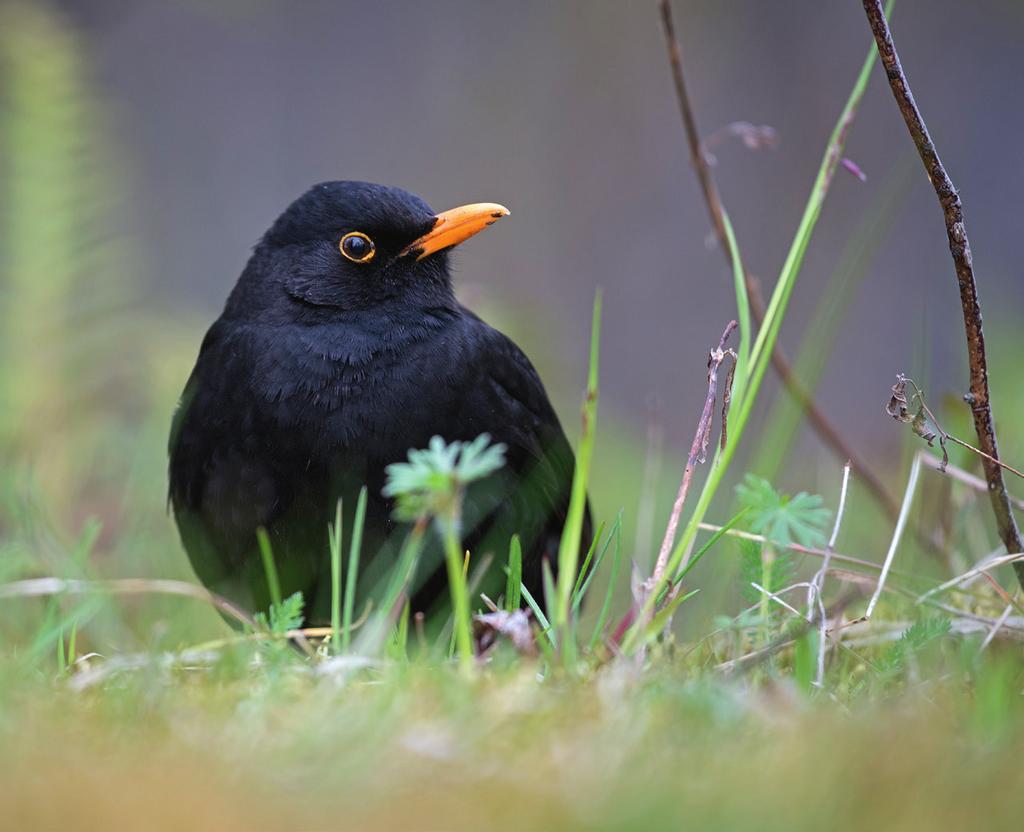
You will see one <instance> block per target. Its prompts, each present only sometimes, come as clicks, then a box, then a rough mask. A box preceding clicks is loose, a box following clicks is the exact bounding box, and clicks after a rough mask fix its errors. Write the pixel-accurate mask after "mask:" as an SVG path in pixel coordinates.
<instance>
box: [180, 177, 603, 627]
mask: <svg viewBox="0 0 1024 832" xmlns="http://www.w3.org/2000/svg"><path fill="white" fill-rule="evenodd" d="M508 213H509V212H508V210H507V209H505V208H504V207H502V206H501V205H496V204H492V203H480V204H474V205H466V206H463V207H461V208H455V209H454V210H451V211H444V212H442V213H440V214H435V213H434V211H432V210H431V209H430V208H429V207H428V206H427V204H426V203H425V202H424V201H423V200H421V199H419V198H418V197H416V196H414V195H412V194H410V193H407V192H406V191H403V190H400V189H398V188H390V187H385V186H382V185H374V184H370V183H366V182H349V181H342V182H326V183H323V184H320V185H316V186H314V187H313V188H311V189H310V190H309V191H308V192H307V193H305V194H304V195H303V196H301V197H300V198H299V199H297V200H296V201H295V202H293V203H292V204H291V206H289V208H288V209H287V210H286V211H285V212H284V213H283V214H282V215H281V216H280V217H279V218H278V220H277V221H276V222H275V223H274V224H273V226H272V227H271V228H270V230H269V231H267V233H266V234H265V235H264V236H263V238H262V239H261V240H260V241H259V243H258V244H257V245H256V247H255V249H254V250H253V254H252V256H251V258H250V259H249V262H248V264H247V265H246V267H245V269H244V270H243V272H242V275H241V277H240V278H239V280H238V283H237V284H236V286H235V288H234V290H233V291H232V292H231V295H230V297H229V298H228V300H227V304H226V306H225V308H224V311H223V313H222V314H221V316H220V318H219V319H218V320H217V321H216V322H215V323H214V324H213V326H212V327H211V328H210V330H209V331H208V332H207V334H206V337H205V338H204V340H203V343H202V347H201V349H200V352H199V359H198V361H197V362H196V366H195V369H194V370H193V371H192V375H191V377H190V378H189V380H188V383H187V385H186V387H185V391H184V393H183V395H182V398H181V402H180V404H179V406H178V409H177V412H176V413H175V416H174V420H173V424H172V428H171V437H170V445H169V452H170V472H169V473H170V502H171V505H172V507H173V510H174V516H175V519H176V521H177V524H178V529H179V532H180V534H181V539H182V542H183V543H184V546H185V549H186V550H187V551H188V554H189V557H190V559H191V561H192V565H193V567H194V568H195V571H196V574H197V575H198V576H199V578H200V580H202V581H203V583H205V584H206V585H207V586H208V587H209V588H211V589H212V590H214V591H216V592H218V593H220V594H222V595H224V596H226V597H227V598H229V599H231V600H233V601H235V602H236V603H239V604H241V605H243V606H245V607H248V608H249V609H260V608H265V607H266V606H267V605H268V603H269V597H268V591H267V588H266V587H267V584H266V578H265V575H264V571H263V566H262V561H261V558H260V555H259V549H258V543H257V530H258V529H260V528H264V529H266V531H267V533H268V535H269V538H270V541H271V544H272V548H273V552H274V557H275V561H276V563H277V568H278V571H279V573H280V583H281V589H282V592H283V593H284V594H286V595H287V594H290V593H292V592H295V591H301V592H302V593H303V595H304V597H305V599H306V602H307V606H306V614H307V620H310V621H312V622H314V623H320V622H324V621H326V620H327V619H328V618H329V611H330V606H329V599H330V561H329V556H328V544H327V540H328V537H327V527H328V523H329V522H331V521H332V520H333V518H334V512H335V507H336V504H337V501H338V499H339V498H342V499H343V506H344V508H345V521H346V522H345V526H344V527H345V528H346V529H349V530H350V529H351V528H352V516H353V510H354V506H355V504H356V498H357V494H358V492H359V489H360V487H361V486H362V485H364V484H365V485H366V486H367V487H368V492H369V501H368V509H367V516H366V531H365V537H364V545H363V547H362V551H363V557H364V563H366V562H367V561H369V563H368V568H367V569H365V570H364V572H363V578H364V579H363V580H361V581H360V591H361V592H365V591H368V589H369V588H371V587H372V586H373V584H374V581H375V579H379V578H380V576H381V575H383V574H386V572H387V569H388V567H389V566H391V565H392V564H393V562H394V559H395V557H396V553H397V550H398V546H399V545H400V543H401V540H402V539H403V537H404V534H405V531H406V530H405V529H402V528H401V527H398V526H397V524H396V522H395V520H394V519H393V517H392V511H393V505H392V503H391V501H389V500H388V499H386V498H384V497H383V496H382V495H381V488H382V487H383V485H384V481H385V473H384V469H385V467H386V466H387V465H388V464H389V463H392V462H397V461H403V460H404V459H405V458H406V455H407V452H408V451H409V449H410V448H423V447H426V446H427V445H428V443H429V441H430V439H431V437H433V436H435V435H439V436H441V437H443V438H444V439H445V440H447V441H449V442H451V441H455V440H472V439H475V438H476V437H477V436H478V435H480V434H482V433H488V434H490V436H491V437H492V439H493V440H494V441H496V442H502V443H504V444H505V445H506V446H507V463H506V467H505V469H504V470H503V471H502V472H499V474H497V475H495V476H493V477H491V478H488V480H487V481H485V482H484V483H482V484H480V485H476V486H473V487H471V488H470V490H469V492H468V494H467V499H466V506H465V522H464V543H465V545H466V547H467V548H468V549H469V550H471V551H472V552H473V556H474V559H477V560H479V559H480V558H481V557H482V556H484V555H485V554H486V553H487V552H490V553H492V554H493V555H494V562H495V563H496V564H503V563H504V562H505V553H506V552H507V550H508V544H509V538H510V536H511V535H512V534H513V533H518V534H519V535H520V536H521V538H522V541H523V576H524V583H525V584H526V586H527V587H528V588H529V590H530V591H531V593H533V594H534V595H535V597H541V592H542V584H543V581H542V562H543V561H544V559H548V560H549V561H550V563H551V566H552V568H554V566H555V560H556V553H557V550H558V543H559V538H560V535H561V532H562V527H563V524H564V522H565V516H566V511H567V508H568V503H569V493H570V488H571V483H572V476H573V467H574V458H573V454H572V450H571V448H570V446H569V443H568V441H567V440H566V437H565V434H564V433H563V431H562V428H561V426H560V425H559V422H558V418H557V416H556V415H555V412H554V410H553V409H552V407H551V403H550V402H549V401H548V397H547V394H546V392H545V390H544V386H543V384H542V383H541V380H540V378H539V377H538V375H537V372H536V370H534V368H533V365H532V364H531V363H530V361H529V359H527V357H526V356H525V355H524V354H523V352H522V351H521V350H520V349H519V347H517V346H516V345H515V344H514V343H513V342H512V341H511V340H510V339H509V338H508V337H506V336H505V335H503V334H502V333H500V332H498V331H497V330H495V329H492V328H491V327H490V326H488V325H487V324H486V323H484V322H483V321H482V320H481V319H480V318H478V317H477V316H476V315H474V314H473V313H472V312H470V311H469V310H468V309H466V308H465V307H464V306H462V305H461V304H460V303H459V302H458V300H456V298H455V294H454V292H453V290H452V283H451V277H450V274H449V268H448V266H449V263H448V261H449V250H450V249H451V247H452V246H454V245H457V244H458V243H460V242H462V241H463V240H466V239H467V238H469V237H471V236H472V235H474V234H476V233H477V232H479V231H481V230H483V229H484V228H485V227H487V226H488V225H491V224H492V223H494V222H496V221H497V220H498V219H499V218H501V217H503V216H506V215H507V214H508ZM590 538H591V528H590V519H589V513H588V517H587V521H586V523H585V529H584V538H583V541H582V545H583V546H587V545H589V542H590ZM491 573H492V576H494V575H499V576H500V572H499V571H498V569H497V568H496V567H492V569H491ZM419 579H420V583H419V587H418V589H417V591H416V593H415V595H414V598H413V604H414V607H413V608H414V610H427V609H428V608H429V607H430V606H431V605H432V604H433V603H434V602H435V601H437V600H439V599H442V598H444V597H445V596H446V591H447V590H446V588H447V582H446V579H445V576H444V571H443V568H442V561H441V556H440V550H439V547H438V546H436V545H435V546H434V547H433V548H432V549H431V551H430V552H428V554H427V556H426V558H425V560H424V562H423V564H422V566H421V569H420V573H419Z"/></svg>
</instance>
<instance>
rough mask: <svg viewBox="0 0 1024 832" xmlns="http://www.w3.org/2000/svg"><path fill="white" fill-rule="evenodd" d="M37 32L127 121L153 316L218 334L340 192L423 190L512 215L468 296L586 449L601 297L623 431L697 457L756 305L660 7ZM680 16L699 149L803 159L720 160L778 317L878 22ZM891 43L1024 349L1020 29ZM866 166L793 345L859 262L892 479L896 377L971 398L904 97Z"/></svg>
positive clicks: (752, 262)
mask: <svg viewBox="0 0 1024 832" xmlns="http://www.w3.org/2000/svg"><path fill="white" fill-rule="evenodd" d="M39 6H40V7H46V8H47V9H48V10H49V11H50V12H52V14H53V15H54V16H56V18H57V19H59V20H60V21H61V25H62V26H63V25H66V26H67V29H68V31H69V32H70V33H71V36H72V37H73V38H74V40H75V43H76V48H77V49H79V50H80V54H81V56H82V66H83V82H82V83H83V84H84V85H87V88H88V89H89V90H90V94H92V95H93V96H94V97H95V100H96V101H97V102H99V103H100V104H101V105H102V108H101V110H100V112H101V113H102V116H101V118H99V119H98V128H97V129H99V130H101V131H102V135H103V136H104V138H105V141H106V142H107V146H108V151H109V152H108V156H109V157H110V158H112V159H113V160H114V164H113V165H112V166H109V167H108V170H110V171H111V172H112V174H113V175H115V176H116V178H117V180H118V191H117V193H118V197H117V199H116V200H115V204H114V205H113V206H112V208H111V213H112V215H114V216H115V217H116V222H117V227H118V229H119V232H118V233H119V236H120V238H122V239H124V240H127V241H129V242H130V244H131V246H132V249H133V251H134V252H135V259H134V260H133V261H132V262H133V263H134V264H135V265H133V269H134V271H135V272H137V274H136V275H135V279H136V281H137V283H138V284H139V286H141V287H142V289H143V293H142V294H143V300H142V301H141V303H142V304H143V305H145V306H148V307H149V308H150V309H151V310H153V311H155V312H158V313H159V314H160V315H162V316H165V319H166V320H168V321H170V320H174V319H177V318H181V319H183V320H190V321H197V322H200V323H205V322H206V321H208V320H212V319H213V317H215V315H216V314H217V313H218V311H219V309H220V306H221V304H222V302H223V299H224V298H225V296H226V294H227V292H228V291H229V290H230V288H231V286H232V284H233V282H234V280H235V278H236V276H237V275H238V273H239V271H240V270H241V268H242V266H243V264H244V262H245V259H246V257H247V255H248V251H249V248H250V247H251V246H252V244H253V243H254V242H255V240H256V239H257V238H258V236H259V235H260V234H261V233H262V231H263V230H264V229H265V228H266V227H267V226H268V225H269V224H270V222H271V221H272V220H273V219H274V218H275V216H276V215H277V214H278V213H279V212H280V211H281V210H282V209H283V208H284V207H285V206H286V205H287V204H288V202H289V201H290V200H292V199H293V198H294V197H296V196H297V195H298V194H300V193H301V192H302V191H303V190H304V189H305V188H307V187H308V186H309V185H311V184H312V183H315V182H317V181H321V180H325V179H334V178H354V179H368V180H373V181H378V182H384V183H389V184H394V185H399V186H401V187H404V188H407V189H409V190H412V191H414V192H416V193H418V194H420V195H421V196H423V197H424V198H425V199H426V200H427V201H428V202H429V203H430V204H431V205H432V206H434V207H435V208H436V209H443V208H447V207H451V206H454V205H457V204H461V203H464V202H470V201H478V200H487V201H497V202H501V203H504V204H505V205H507V206H509V207H510V208H511V211H512V217H511V218H510V219H509V220H508V221H506V222H503V223H502V224H501V225H500V226H499V227H497V228H495V229H493V230H492V231H490V232H489V233H487V234H486V235H482V236H481V237H479V238H476V239H474V240H473V241H472V242H471V243H470V244H468V245H466V246H465V247H464V248H463V249H462V250H460V251H459V252H458V254H457V260H456V263H457V279H458V281H459V289H460V292H461V294H462V295H463V297H465V298H466V299H467V300H468V301H470V302H471V303H472V304H474V305H476V306H478V307H482V308H483V310H484V311H485V312H487V313H490V314H491V317H492V318H497V320H498V321H499V322H500V323H501V324H502V325H503V326H504V327H505V328H506V329H507V330H508V331H509V332H510V334H512V335H513V336H514V337H516V338H517V340H519V341H520V342H521V343H522V345H523V346H524V348H525V349H526V350H527V352H528V353H529V354H531V355H532V356H533V357H534V358H535V360H536V363H537V364H538V366H539V368H540V370H541V372H542V375H544V376H545V378H546V379H548V382H549V386H550V387H551V388H552V394H553V396H554V398H555V399H556V401H557V402H558V403H559V405H560V407H561V409H562V411H563V413H564V414H565V415H566V420H567V422H569V423H570V425H571V427H573V428H574V427H575V416H574V415H573V411H574V409H575V406H576V403H577V401H578V397H579V391H580V389H581V387H582V383H583V378H584V373H585V361H586V342H587V335H588V328H589V318H590V305H591V300H592V297H593V294H594V290H595V287H597V286H602V287H604V289H605V292H606V296H605V300H606V302H605V310H606V315H605V328H604V338H603V356H604V363H603V372H602V381H603V391H602V392H603V398H602V407H603V408H604V409H603V411H602V412H603V414H605V417H604V418H606V419H609V420H611V422H614V423H616V424H622V425H625V426H627V429H630V428H628V426H634V427H635V429H636V430H637V432H638V433H642V431H643V428H644V425H645V422H646V420H647V415H646V414H647V409H648V407H649V402H650V401H651V400H652V397H654V398H656V399H657V400H658V401H660V403H661V404H660V407H661V413H662V414H663V415H662V418H663V420H664V425H665V429H666V432H667V435H668V437H669V440H670V442H672V443H673V444H674V445H675V446H677V447H680V446H683V445H686V444H688V443H689V438H690V436H691V435H692V430H693V424H694V421H695V419H696V414H697V412H698V409H699V405H700V402H701V401H702V400H703V396H704V357H705V352H706V350H707V348H708V347H709V346H710V345H712V344H713V343H714V342H716V341H717V338H718V334H719V333H720V332H721V329H722V327H723V325H724V323H725V322H726V321H727V320H728V319H729V318H730V317H731V316H732V315H733V314H734V313H733V309H734V304H733V298H732V289H731V278H730V275H729V273H728V272H727V270H726V268H725V265H724V258H723V256H722V253H721V252H720V251H718V250H716V249H715V247H714V246H711V245H709V244H708V240H709V231H710V227H709V222H708V220H707V216H706V212H705V208H704V205H703V202H702V201H701V198H700V195H699V191H698V188H697V186H696V181H695V178H694V176H693V174H692V171H691V169H690V165H689V161H688V152H687V149H686V146H685V142H684V137H683V133H682V129H681V125H680V120H679V114H678V111H677V109H676V102H675V97H674V93H673V89H672V85H671V79H670V76H669V72H668V67H667V61H666V56H665V49H664V43H663V37H662V33H661V29H660V25H659V20H658V17H657V14H656V10H655V4H654V2H653V0H631V1H630V2H624V1H623V0H619V1H618V2H612V1H611V0H579V1H578V2H567V1H564V0H563V2H540V0H536V1H532V2H515V3H474V2H431V3H413V2H377V3H369V2H312V1H310V2H284V1H283V0H254V1H253V2H242V1H241V0H230V1H229V0H221V2H198V0H197V1H196V2H166V1H165V0H135V2H128V1H127V0H91V1H90V2H70V0H67V2H59V3H58V2H52V3H41V4H39ZM675 10H676V22H677V27H678V29H679V35H680V38H681V41H682V46H683V59H684V63H685V67H686V70H687V75H688V80H689V84H690V87H691V93H692V96H693V99H694V106H695V109H696V113H697V118H698V122H699V125H700V127H701V130H702V133H703V134H705V135H708V134H710V133H712V132H714V131H715V130H717V129H719V128H721V127H723V126H724V125H726V124H728V123H730V122H734V121H738V120H744V121H749V122H753V123H755V124H767V125H771V126H772V127H773V128H774V129H775V130H776V131H777V133H778V137H779V142H778V146H777V147H775V148H774V149H763V150H759V151H751V150H749V149H747V148H745V147H744V146H743V144H742V142H740V141H737V140H735V139H733V140H728V141H725V142H724V143H722V144H720V145H719V146H717V147H716V148H715V156H716V157H717V166H716V168H715V171H716V176H717V178H718V182H719V185H720V188H721V191H722V194H723V198H724V201H725V203H726V205H727V206H728V208H729V210H730V212H731V214H732V218H733V221H734V224H735V226H736V231H737V234H738V238H739V243H740V246H741V248H742V251H743V255H744V258H745V261H746V263H747V265H748V267H749V268H750V269H751V270H752V271H753V272H754V273H755V274H757V275H758V276H760V278H761V279H762V281H763V283H764V284H765V288H766V293H767V291H770V287H771V283H772V282H773V281H774V279H775V276H776V275H777V274H778V270H779V268H780V266H781V264H782V261H783V259H784V257H785V254H786V251H787V248H788V246H789V243H790V240H791V238H792V235H793V233H794V231H795V229H796V226H797V223H798V220H799V217H800V214H801V212H802V209H803V205H804V202H805V200H806V198H807V194H808V190H809V188H810V185H811V182H812V180H813V177H814V174H815V171H816V168H817V166H818V164H819V161H820V158H821V154H822V150H823V147H824V143H825V141H826V138H827V136H828V133H829V131H830V130H831V127H832V125H833V123H834V120H835V118H836V116H837V114H838V112H839V110H840V109H841V107H842V105H843V102H844V100H845V97H846V95H847V93H848V91H849V88H850V86H851V84H852V82H853V79H854V77H855V76H856V73H857V71H858V68H859V66H860V62H861V60H862V58H863V56H864V54H865V51H866V49H867V47H868V44H869V32H868V29H867V25H866V22H865V19H864V15H863V10H862V8H861V4H860V3H859V2H856V0H844V2H829V3H821V2H811V0H773V2H770V3H766V2H763V1H762V0H734V1H733V2H728V3H723V2H710V0H709V1H708V2H677V3H676V4H675ZM893 27H894V32H895V35H896V38H897V41H898V45H899V48H900V51H901V54H902V58H903V60H904V63H905V65H906V67H907V70H908V73H909V77H910V79H911V81H912V83H913V84H914V90H915V93H916V95H917V98H918V101H919V103H920V105H921V107H922V109H923V111H924V113H925V116H926V118H927V120H928V123H929V126H930V127H931V129H932V132H933V135H934V137H935V139H936V141H937V143H938V146H939V149H940V152H941V154H942V156H943V159H944V161H945V162H946V164H947V166H948V168H949V171H950V173H951V175H952V177H953V179H954V181H955V182H956V183H957V185H958V186H959V188H960V190H961V193H962V195H963V198H964V203H965V207H966V211H967V221H968V229H969V232H970V234H971V239H972V241H973V244H974V258H975V265H976V268H977V272H978V277H979V280H980V282H981V291H982V300H983V303H984V304H985V308H986V310H987V311H988V315H989V322H990V325H991V326H993V327H1003V328H1004V330H1005V329H1007V328H1010V329H1011V330H1012V328H1013V327H1017V326H1019V323H1018V322H1019V319H1020V313H1021V311H1022V310H1024V280H1022V273H1021V272H1022V268H1021V257H1020V252H1019V241H1020V239H1021V211H1020V194H1021V193H1022V192H1024V164H1022V162H1024V150H1022V142H1021V139H1020V137H1021V135H1022V133H1024V107H1022V106H1021V105H1022V100H1021V96H1020V85H1021V81H1022V80H1024V48H1022V46H1024V3H1021V2H1018V0H984V1H983V2H973V3H969V4H968V3H963V2H955V0H901V2H900V3H899V4H898V6H897V9H896V12H895V15H894V18H893ZM847 155H848V156H849V157H850V158H851V159H852V160H854V161H855V162H856V164H857V165H858V166H859V167H860V168H861V169H862V170H863V171H864V172H866V174H867V177H868V178H867V181H866V182H860V181H858V180H857V179H856V178H855V177H854V176H852V175H850V174H848V173H846V172H844V171H842V170H841V171H839V173H838V175H837V178H836V181H835V184H834V186H833V188H832V191H831V193H830V195H829V198H828V202H827V204H826V208H825V211H824V214H823V217H822V221H821V223H820V226H819V228H818V231H817V232H816V234H815V237H814V239H813V241H812V244H811V248H810V251H809V254H808V257H807V261H806V267H805V269H804V272H803V274H802V275H801V279H800V282H799V283H798V285H797V288H796V292H795V296H794V299H793V306H792V314H791V316H790V317H789V318H788V319H787V321H786V324H785V326H784V331H783V336H782V340H783V343H784V344H786V345H787V347H789V348H790V349H792V350H795V349H796V348H797V346H798V344H799V335H800V333H801V331H802V328H803V323H804V322H805V321H806V320H807V318H808V316H809V314H810V312H811V310H812V309H813V308H814V307H815V305H816V304H818V302H819V301H820V300H821V296H822V293H823V292H824V291H825V285H826V281H827V279H828V278H829V276H830V274H832V273H833V270H834V269H835V268H836V265H837V263H838V262H839V260H840V258H841V255H842V252H843V251H844V249H845V250H847V252H848V254H849V253H850V252H851V251H852V252H853V253H854V254H856V253H857V251H858V247H862V248H863V249H864V251H863V254H864V262H863V263H862V266H861V268H860V270H859V271H858V276H860V275H861V274H863V277H864V280H863V284H862V285H859V286H858V288H857V289H856V291H855V292H854V293H853V297H852V299H851V300H850V302H849V304H848V308H847V309H846V315H845V318H844V323H843V325H842V327H841V328H840V329H839V330H838V332H837V333H836V335H837V343H836V348H835V353H834V355H833V356H832V357H831V359H830V360H829V364H828V370H827V372H826V375H825V377H824V379H823V381H822V384H821V388H820V400H821V402H822V403H823V406H824V407H825V408H826V410H827V411H828V412H829V413H830V414H831V415H833V417H834V418H835V421H836V422H837V424H839V425H840V427H841V428H842V429H843V430H844V432H846V433H847V434H848V435H849V436H850V437H851V438H852V439H853V440H855V441H856V442H857V443H858V444H859V445H860V446H861V447H863V448H864V449H865V453H866V454H867V455H868V456H869V458H872V459H874V460H876V461H878V462H884V461H886V460H887V459H888V458H889V455H890V453H891V450H892V448H893V447H894V443H895V442H896V441H897V439H896V437H897V436H898V434H899V432H898V430H897V427H896V426H895V425H894V424H893V423H892V422H891V421H890V420H888V418H887V417H885V416H884V414H883V413H882V409H881V406H882V403H883V402H884V400H885V397H886V394H887V391H888V386H889V385H890V384H891V383H892V377H893V376H894V374H895V373H896V371H898V370H907V371H914V372H917V373H920V374H922V375H923V378H924V379H925V380H928V381H930V382H931V383H932V384H933V385H935V386H936V389H937V391H938V392H944V391H946V390H959V389H961V388H962V387H963V386H964V385H965V384H966V374H965V372H964V360H963V357H962V353H963V348H962V340H963V336H962V329H961V323H960V317H959V315H960V312H959V305H958V297H957V291H956V282H955V278H954V274H953V271H952V266H951V264H950V260H949V255H948V252H947V250H946V245H945V235H944V231H943V226H942V222H941V216H940V214H939V210H938V207H937V205H936V203H935V199H934V196H933V194H932V192H931V190H930V188H929V187H928V184H927V182H926V180H925V178H924V175H923V172H922V171H921V170H920V167H919V165H918V164H917V160H916V158H915V157H913V155H912V149H911V146H910V144H909V139H908V136H907V134H906V131H905V128H904V126H903V124H902V121H901V120H900V118H899V115H898V112H897V109H896V107H895V104H894V103H893V101H892V99H891V96H890V94H889V91H888V89H887V88H886V86H885V84H884V82H883V79H882V76H881V72H880V71H878V70H876V72H875V74H874V76H873V78H872V82H871V84H870V87H869V89H868V93H867V95H866V99H865V101H864V105H863V107H862V109H861V112H860V114H859V115H858V118H857V121H856V124H855V126H854V128H853V131H852V133H851V135H850V139H849V144H848V148H847ZM883 210H884V212H885V213H884V217H883V218H882V221H881V222H880V223H879V224H878V225H879V227H876V228H875V229H874V230H873V231H871V232H870V233H868V234H867V235H866V238H865V239H866V242H865V241H864V240H860V241H855V242H854V243H853V244H852V249H851V244H850V240H851V238H852V237H855V235H856V234H857V233H858V228H862V227H863V226H864V225H865V224H868V225H870V223H871V220H872V218H874V217H878V216H881V215H882V213H883ZM195 337H196V339H198V331H197V332H196V336H195ZM197 346H198V340H195V341H194V347H192V348H190V349H194V348H195V347H197ZM191 354H193V355H194V352H192V353H191ZM182 380H183V379H182ZM997 407H998V390H997ZM805 441H806V440H805ZM809 447H813V443H811V445H810V446H809Z"/></svg>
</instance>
